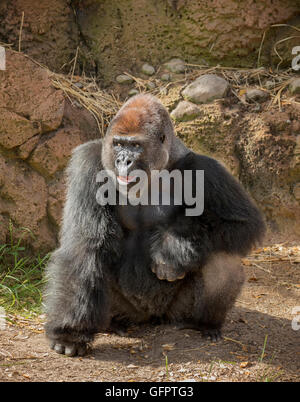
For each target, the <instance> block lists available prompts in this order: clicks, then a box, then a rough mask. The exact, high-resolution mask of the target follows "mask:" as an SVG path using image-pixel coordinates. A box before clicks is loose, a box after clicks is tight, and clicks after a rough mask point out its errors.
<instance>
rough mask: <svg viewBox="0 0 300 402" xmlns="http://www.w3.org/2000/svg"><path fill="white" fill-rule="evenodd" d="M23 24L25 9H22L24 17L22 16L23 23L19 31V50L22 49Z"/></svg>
mask: <svg viewBox="0 0 300 402" xmlns="http://www.w3.org/2000/svg"><path fill="white" fill-rule="evenodd" d="M23 24H24V11H22V18H21V25H20V32H19V47H18V50H19V52H20V51H21V43H22V30H23Z"/></svg>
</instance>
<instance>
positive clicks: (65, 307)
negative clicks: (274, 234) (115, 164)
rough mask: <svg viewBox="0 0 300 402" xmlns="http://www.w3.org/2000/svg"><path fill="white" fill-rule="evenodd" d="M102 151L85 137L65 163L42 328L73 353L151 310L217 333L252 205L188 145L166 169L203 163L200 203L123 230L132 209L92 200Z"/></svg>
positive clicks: (254, 228)
mask: <svg viewBox="0 0 300 402" xmlns="http://www.w3.org/2000/svg"><path fill="white" fill-rule="evenodd" d="M160 136H161V134H160ZM101 161H102V141H101V140H97V141H91V142H88V143H86V144H84V145H81V146H79V147H78V148H76V149H75V151H74V153H73V156H72V159H71V161H70V164H69V167H68V170H67V174H68V193H67V200H66V205H65V210H64V217H63V224H62V230H61V239H60V248H59V249H58V250H56V251H55V252H54V253H53V255H52V258H51V261H50V263H49V266H48V269H47V274H48V277H49V280H48V286H47V289H46V313H47V318H48V320H47V324H46V334H47V337H48V338H49V339H50V340H51V341H52V342H53V343H54V345H55V344H57V345H59V347H57V348H56V350H57V351H58V352H60V353H63V352H64V347H66V351H67V347H70V346H72V345H73V346H74V345H75V346H74V347H75V349H74V347H73V346H72V347H73V349H72V353H71V352H70V354H72V355H74V354H76V350H77V349H79V347H81V346H84V345H85V344H86V343H87V342H90V341H92V339H93V336H94V335H95V334H96V333H97V332H99V331H101V330H105V329H108V328H109V327H110V326H111V327H113V328H116V326H118V325H124V324H125V325H126V324H128V323H130V322H135V323H138V322H145V321H150V320H151V319H153V318H159V319H163V320H165V321H167V322H175V323H180V324H181V325H184V326H188V327H189V326H191V327H195V328H198V329H200V330H202V331H203V333H204V334H207V333H208V335H210V336H211V337H212V338H213V339H215V338H216V337H218V335H219V331H220V329H221V326H222V324H223V322H224V319H225V316H226V312H227V310H228V309H229V308H230V307H231V306H232V305H233V303H234V301H235V299H236V296H237V294H238V293H239V290H240V287H241V285H242V283H243V273H242V271H241V268H240V265H239V258H238V257H240V256H244V255H245V254H247V253H248V252H249V251H250V249H251V247H253V246H254V245H255V243H256V242H257V241H259V240H260V239H261V237H262V235H263V233H264V223H263V220H262V217H261V215H260V212H259V211H258V209H257V208H256V206H255V205H254V204H253V202H252V201H251V200H250V199H249V197H248V196H247V195H246V193H245V191H244V190H243V189H242V187H241V186H240V184H239V183H238V182H237V181H236V180H235V179H234V178H233V177H232V176H231V175H230V174H229V173H228V172H227V171H226V170H225V168H224V167H223V166H222V165H221V164H219V163H218V162H217V161H216V160H214V159H212V158H209V157H206V156H201V155H197V154H195V153H193V152H191V151H189V150H187V152H186V153H185V154H184V155H183V156H182V157H180V158H179V159H177V160H176V161H175V162H174V163H172V164H171V165H169V166H168V169H181V170H185V169H186V170H197V169H200V170H204V172H205V173H204V174H205V176H204V177H205V208H204V213H203V214H202V215H201V216H197V217H187V216H185V213H184V209H185V206H180V207H176V208H175V207H170V211H169V212H168V213H167V214H166V216H165V217H164V218H163V220H157V221H155V217H154V220H153V223H152V224H150V225H141V226H139V227H138V228H137V229H134V230H130V229H128V227H126V226H127V224H126V223H127V222H126V221H127V220H129V216H130V212H125V217H124V216H122V213H120V212H118V209H117V208H116V207H113V206H100V205H98V203H97V201H96V192H97V189H98V187H99V184H97V183H96V174H97V173H98V172H99V171H100V170H102V169H103V165H102V162H101ZM132 208H137V207H132ZM141 213H142V212H141ZM124 220H125V221H124ZM178 278H180V279H178ZM170 280H172V282H170ZM76 348H77V349H76ZM66 354H67V352H66Z"/></svg>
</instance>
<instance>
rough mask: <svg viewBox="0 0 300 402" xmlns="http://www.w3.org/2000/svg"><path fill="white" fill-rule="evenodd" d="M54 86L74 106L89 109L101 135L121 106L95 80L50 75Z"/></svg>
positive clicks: (111, 94)
mask: <svg viewBox="0 0 300 402" xmlns="http://www.w3.org/2000/svg"><path fill="white" fill-rule="evenodd" d="M50 77H51V79H52V82H53V85H54V86H55V88H57V89H61V90H62V91H63V92H64V94H65V96H66V97H67V98H68V99H69V100H70V102H71V103H72V104H75V105H77V106H78V105H79V106H81V107H84V108H85V109H87V110H88V111H89V112H90V113H91V114H92V115H93V116H94V117H95V119H96V122H97V124H98V128H99V131H100V133H101V135H104V132H105V129H106V127H107V125H108V124H109V122H110V120H111V118H112V117H113V116H114V115H115V114H116V113H117V111H118V110H119V108H120V106H121V102H120V101H119V99H118V98H117V97H116V96H115V95H114V94H113V93H108V92H105V91H103V90H101V89H100V88H99V86H98V85H97V83H96V80H95V79H94V78H87V77H79V76H74V75H73V74H72V75H71V76H67V75H63V74H56V73H50Z"/></svg>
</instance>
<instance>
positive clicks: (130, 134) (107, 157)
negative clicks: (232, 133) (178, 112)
mask: <svg viewBox="0 0 300 402" xmlns="http://www.w3.org/2000/svg"><path fill="white" fill-rule="evenodd" d="M172 137H173V126H172V123H171V121H170V118H169V115H168V112H167V111H166V110H165V109H164V107H163V106H162V105H161V104H160V102H159V101H158V100H156V99H155V98H153V97H152V96H149V95H138V96H136V97H134V98H132V99H130V100H129V101H128V102H127V103H126V104H125V105H124V106H123V107H122V108H121V109H120V111H119V112H118V114H117V115H116V117H115V118H114V120H113V121H112V123H111V125H110V127H109V129H108V132H107V134H106V136H105V138H104V141H103V151H102V163H103V166H104V168H105V169H106V170H109V171H112V172H113V173H114V175H115V176H116V178H117V185H118V189H119V191H121V192H122V193H125V192H127V191H128V190H129V189H130V188H131V187H132V186H133V185H134V184H135V183H136V182H137V177H136V176H135V172H134V171H136V170H142V171H143V172H145V173H146V175H144V179H143V178H142V177H140V176H139V180H144V181H145V183H140V187H141V188H144V187H145V186H146V185H147V184H148V185H149V184H150V177H151V172H152V171H153V170H158V171H160V170H161V169H164V168H165V167H166V166H167V164H168V160H169V150H170V146H171V141H172ZM146 181H147V183H146Z"/></svg>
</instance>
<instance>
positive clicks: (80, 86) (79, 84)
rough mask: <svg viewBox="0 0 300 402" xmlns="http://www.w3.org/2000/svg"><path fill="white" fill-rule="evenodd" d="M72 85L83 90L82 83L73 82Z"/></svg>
mask: <svg viewBox="0 0 300 402" xmlns="http://www.w3.org/2000/svg"><path fill="white" fill-rule="evenodd" d="M74 85H75V87H77V88H79V89H81V88H83V83H82V82H75V84H74Z"/></svg>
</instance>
